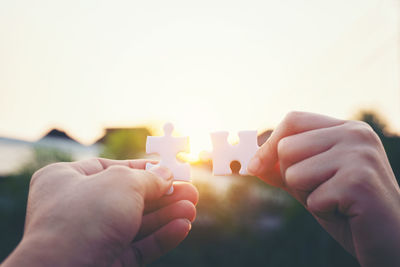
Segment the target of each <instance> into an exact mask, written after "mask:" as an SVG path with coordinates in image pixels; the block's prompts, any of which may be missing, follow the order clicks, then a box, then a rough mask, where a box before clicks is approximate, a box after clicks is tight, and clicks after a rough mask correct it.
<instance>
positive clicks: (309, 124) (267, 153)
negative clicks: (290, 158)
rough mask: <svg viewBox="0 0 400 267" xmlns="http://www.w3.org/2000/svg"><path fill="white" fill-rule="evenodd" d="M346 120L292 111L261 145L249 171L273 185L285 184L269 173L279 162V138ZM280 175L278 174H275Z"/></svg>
mask: <svg viewBox="0 0 400 267" xmlns="http://www.w3.org/2000/svg"><path fill="white" fill-rule="evenodd" d="M344 122H345V121H343V120H338V119H335V118H331V117H327V116H324V115H319V114H313V113H306V112H291V113H289V114H288V115H287V116H286V117H285V119H284V120H283V121H282V122H281V123H280V124H279V125H278V127H277V128H276V129H275V130H274V131H273V133H272V135H271V137H270V138H269V139H268V140H267V141H266V142H265V143H264V144H263V145H262V146H261V147H260V149H259V150H258V151H257V153H256V154H255V156H254V157H253V159H252V160H251V162H250V163H249V166H248V171H249V172H250V173H251V174H253V175H256V176H258V177H260V178H261V179H263V180H264V181H266V182H268V183H271V184H273V185H280V186H283V184H282V182H281V181H279V180H272V179H270V177H268V175H267V174H270V173H271V172H273V171H274V167H275V166H276V164H277V162H278V151H277V146H278V142H279V140H281V139H282V138H284V137H286V136H290V135H295V134H298V133H302V132H306V131H311V130H315V129H320V128H327V127H333V126H337V125H340V124H343V123H344ZM275 177H278V176H275Z"/></svg>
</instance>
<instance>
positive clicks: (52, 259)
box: [2, 159, 198, 267]
mask: <svg viewBox="0 0 400 267" xmlns="http://www.w3.org/2000/svg"><path fill="white" fill-rule="evenodd" d="M145 164H146V161H144V160H137V161H113V160H106V159H92V160H86V161H80V162H73V163H56V164H52V165H49V166H47V167H45V168H43V169H41V170H39V171H37V172H36V173H35V174H34V175H33V177H32V180H31V185H30V190H29V197H28V206H27V216H26V222H25V232H24V236H23V238H22V241H21V242H20V244H19V245H18V246H17V248H16V249H15V250H14V251H13V253H12V254H11V255H10V256H9V257H8V258H7V259H6V260H5V262H4V263H3V264H2V267H6V266H142V265H144V264H147V263H149V262H152V261H154V260H155V259H157V258H158V257H160V256H161V255H163V254H165V253H166V252H168V251H169V250H171V249H173V248H174V247H176V246H177V245H178V244H179V243H180V242H181V241H182V240H183V239H184V238H185V237H186V236H187V234H188V232H189V230H190V228H191V222H192V221H193V220H194V218H195V215H196V209H195V204H196V203H197V200H198V192H197V190H196V189H195V187H194V186H192V185H191V184H183V183H182V184H174V189H175V192H174V194H172V195H170V196H166V195H165V193H166V192H167V191H168V189H169V188H170V187H171V185H172V177H171V172H170V171H169V170H167V169H165V168H154V169H152V170H151V171H145V170H144V168H145Z"/></svg>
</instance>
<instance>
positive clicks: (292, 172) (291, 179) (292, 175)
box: [285, 166, 298, 188]
mask: <svg viewBox="0 0 400 267" xmlns="http://www.w3.org/2000/svg"><path fill="white" fill-rule="evenodd" d="M285 182H286V186H288V187H289V188H297V187H298V181H297V170H296V168H295V167H294V166H290V167H288V168H287V169H286V171H285Z"/></svg>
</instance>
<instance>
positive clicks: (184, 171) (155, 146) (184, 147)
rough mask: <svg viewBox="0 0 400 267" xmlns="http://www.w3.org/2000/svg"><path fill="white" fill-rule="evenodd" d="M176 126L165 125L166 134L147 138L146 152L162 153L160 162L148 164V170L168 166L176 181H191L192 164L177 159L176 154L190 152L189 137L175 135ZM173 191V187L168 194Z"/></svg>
mask: <svg viewBox="0 0 400 267" xmlns="http://www.w3.org/2000/svg"><path fill="white" fill-rule="evenodd" d="M173 130H174V126H173V125H172V123H167V124H165V125H164V136H148V137H147V140H146V153H148V154H154V153H155V154H158V155H160V161H159V163H158V164H151V163H147V164H146V170H149V169H151V168H153V167H155V166H163V167H166V168H168V169H169V170H170V171H171V172H172V175H173V180H174V181H187V182H190V165H189V163H181V162H179V161H177V159H176V154H178V153H179V152H190V149H189V137H173V136H172V132H173ZM172 192H173V187H171V189H170V191H169V192H168V194H171V193H172Z"/></svg>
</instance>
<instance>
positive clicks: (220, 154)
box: [146, 123, 259, 194]
mask: <svg viewBox="0 0 400 267" xmlns="http://www.w3.org/2000/svg"><path fill="white" fill-rule="evenodd" d="M173 130H174V126H173V125H172V124H171V123H167V124H165V125H164V136H148V137H147V141H146V153H148V154H154V153H155V154H158V155H159V156H160V161H159V163H158V164H155V165H154V164H151V163H147V164H146V170H149V169H151V168H153V167H155V166H163V167H167V168H168V169H170V170H171V172H172V175H173V180H174V181H187V182H190V177H191V174H190V165H189V163H181V162H178V161H177V159H176V155H177V154H178V153H179V152H189V151H190V149H189V137H173V136H172V132H173ZM228 135H229V133H228V132H214V133H211V141H212V145H213V151H212V153H211V158H212V161H213V174H214V175H228V174H232V170H231V167H230V164H231V162H232V161H238V162H240V165H241V168H240V171H239V174H241V175H246V174H248V172H247V165H248V164H249V162H250V160H251V158H252V157H253V156H254V154H255V153H256V152H257V150H258V148H259V147H258V145H257V131H242V132H239V133H238V135H239V138H240V141H239V143H238V144H236V145H230V144H229V143H228ZM172 192H173V187H171V189H170V190H169V192H168V193H167V194H171V193H172Z"/></svg>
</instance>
